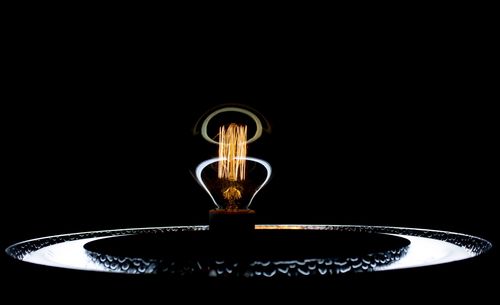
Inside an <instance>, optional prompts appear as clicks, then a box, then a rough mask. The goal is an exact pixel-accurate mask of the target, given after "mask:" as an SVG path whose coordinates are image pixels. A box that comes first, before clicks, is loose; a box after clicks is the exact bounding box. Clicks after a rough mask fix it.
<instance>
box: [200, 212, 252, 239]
mask: <svg viewBox="0 0 500 305" xmlns="http://www.w3.org/2000/svg"><path fill="white" fill-rule="evenodd" d="M208 215H209V218H208V226H209V230H210V231H213V232H221V233H242V232H252V231H254V230H255V216H256V214H255V211H254V210H250V209H245V210H223V209H214V210H210V211H209V214H208Z"/></svg>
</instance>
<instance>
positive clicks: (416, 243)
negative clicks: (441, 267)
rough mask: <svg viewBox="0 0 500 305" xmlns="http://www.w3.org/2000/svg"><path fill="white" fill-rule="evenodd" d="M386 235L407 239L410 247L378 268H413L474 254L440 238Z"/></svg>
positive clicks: (468, 256)
mask: <svg viewBox="0 0 500 305" xmlns="http://www.w3.org/2000/svg"><path fill="white" fill-rule="evenodd" d="M388 235H394V236H399V237H402V238H406V239H408V240H409V241H410V247H409V248H408V252H407V253H406V255H405V256H404V257H403V258H402V259H400V260H398V261H396V262H394V263H392V264H390V265H387V266H380V267H378V268H379V270H388V269H402V268H413V267H421V266H430V265H436V264H444V263H449V262H454V261H459V260H463V259H467V258H470V257H473V256H474V255H473V254H472V253H471V252H469V251H468V250H467V249H466V248H462V247H459V246H457V245H454V244H452V243H449V242H446V241H442V240H437V239H432V238H426V237H418V236H408V235H402V234H388Z"/></svg>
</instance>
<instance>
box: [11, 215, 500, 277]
mask: <svg viewBox="0 0 500 305" xmlns="http://www.w3.org/2000/svg"><path fill="white" fill-rule="evenodd" d="M256 229H257V230H332V231H348V232H368V233H378V234H392V235H396V236H400V237H403V238H406V239H409V240H410V245H409V247H408V250H407V253H406V254H405V255H403V256H401V257H400V258H399V259H398V260H397V261H395V262H393V263H391V264H388V265H382V266H380V267H378V266H376V267H375V268H373V269H369V270H368V271H383V270H395V269H406V268H415V267H423V266H431V265H437V264H443V263H451V262H455V261H460V260H464V259H469V258H472V257H475V256H479V255H481V254H483V253H485V252H487V251H489V250H490V249H491V247H492V245H491V243H490V242H489V241H487V240H485V239H482V238H480V237H476V236H472V235H467V234H463V233H456V232H449V231H439V230H429V229H418V228H405V227H386V226H363V225H281V224H275V225H257V226H256ZM206 230H208V226H168V227H150V228H130V229H117V230H105V231H92V232H79V233H70V234H62V235H55V236H46V237H41V238H36V239H31V240H27V241H22V242H19V243H16V244H13V245H11V246H9V247H8V248H7V249H5V252H6V253H7V254H8V255H9V256H11V257H12V258H14V259H17V260H20V261H23V262H27V263H33V264H39V265H45V266H52V267H59V268H66V269H75V270H87V271H103V272H116V273H133V274H147V273H161V272H163V271H162V270H158V265H157V263H158V262H157V261H155V260H151V259H145V258H123V257H121V258H119V259H120V260H122V261H124V262H125V263H127V262H131V264H126V265H127V266H128V267H127V268H123V267H125V265H124V266H121V267H120V268H117V265H114V264H113V263H115V262H114V261H113V260H110V259H111V258H112V257H106V255H105V256H103V257H97V258H96V257H94V256H92V255H89V252H88V251H87V250H86V249H85V248H84V245H85V244H86V243H87V242H90V241H93V240H96V239H100V238H107V237H113V236H124V235H135V234H158V233H162V234H169V232H177V231H206ZM118 262H120V261H118ZM220 263H221V262H218V261H217V262H216V264H217V265H221V266H222V265H223V266H224V267H225V266H226V265H224V264H223V263H224V262H222V264H220ZM304 263H306V265H307V264H308V265H307V266H308V267H309V265H310V266H317V267H321V266H322V265H327V263H328V262H326V260H325V259H319V260H317V261H316V260H308V261H307V262H305V261H296V260H291V261H275V262H271V263H270V262H269V261H265V262H263V261H256V262H254V263H253V264H254V265H258V266H261V265H262V266H264V265H265V266H270V267H273V268H274V270H270V272H269V273H268V274H267V275H266V274H265V273H261V272H260V271H259V272H257V271H255V272H253V273H252V274H253V276H254V277H260V276H265V277H272V276H274V275H279V272H281V269H283V268H286V267H287V266H292V265H294V266H295V265H297V264H304ZM329 263H330V264H331V263H332V262H329ZM358 263H359V262H358ZM361 263H362V262H361ZM361 263H360V264H361ZM107 265H109V266H107ZM361 265H362V264H361ZM134 266H137V268H136V267H134ZM361 267H362V266H361ZM275 271H276V272H275ZM306 271H307V270H306ZM318 271H319V272H320V274H321V275H323V273H321V270H319V269H318ZM344 271H346V272H347V271H349V272H365V271H367V270H364V269H363V268H361V269H360V268H358V270H353V269H352V268H349V270H344ZM344 271H343V270H340V273H344ZM183 274H184V273H181V274H179V275H183ZM187 275H189V274H187ZM325 275H328V274H325ZM208 276H211V274H210V273H209V274H208ZM297 276H308V274H297Z"/></svg>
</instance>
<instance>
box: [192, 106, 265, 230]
mask: <svg viewBox="0 0 500 305" xmlns="http://www.w3.org/2000/svg"><path fill="white" fill-rule="evenodd" d="M227 111H236V112H241V113H244V114H247V115H249V116H250V117H251V118H252V119H253V120H254V121H255V124H256V126H257V128H256V132H255V135H254V136H253V137H252V138H250V139H249V140H247V126H246V125H238V124H236V123H230V124H229V125H222V126H220V127H219V133H218V141H214V140H212V139H210V138H208V136H207V132H206V129H207V125H208V121H209V120H210V119H211V118H212V117H213V116H214V115H216V114H218V113H222V112H227ZM261 131H262V125H261V123H260V120H259V119H258V118H257V117H256V116H255V115H253V114H252V113H251V112H248V111H247V110H244V109H240V108H235V107H225V108H222V109H221V110H217V111H214V112H213V113H212V114H210V115H208V117H207V118H206V119H205V121H204V123H203V124H202V130H201V134H202V135H204V137H205V138H206V139H207V138H208V139H210V140H209V142H211V143H215V144H217V145H218V154H219V157H218V158H213V159H209V160H206V161H203V162H201V163H200V164H199V165H198V166H197V167H196V171H195V176H196V179H197V180H198V183H199V184H200V185H201V186H202V187H203V188H204V189H205V191H207V193H208V195H209V196H210V198H211V199H212V201H213V203H214V204H215V209H212V210H210V211H209V228H210V230H213V231H219V232H224V233H227V232H249V231H252V230H253V229H254V228H255V211H253V210H251V209H250V205H251V204H252V201H253V199H254V198H255V195H257V193H258V192H259V191H260V190H261V189H262V187H263V186H264V185H265V184H266V183H267V182H268V181H269V178H270V177H271V165H269V163H267V162H266V161H264V160H261V159H257V158H254V157H248V156H247V145H248V144H249V143H251V142H253V141H255V140H256V139H257V138H259V137H260V134H261Z"/></svg>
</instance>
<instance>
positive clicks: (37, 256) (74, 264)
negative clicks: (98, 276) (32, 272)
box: [23, 237, 108, 271]
mask: <svg viewBox="0 0 500 305" xmlns="http://www.w3.org/2000/svg"><path fill="white" fill-rule="evenodd" d="M102 238H106V237H93V238H84V239H78V240H72V241H66V242H64V243H59V244H54V245H50V246H47V247H44V248H41V249H40V250H37V251H34V252H31V253H28V254H26V255H25V256H24V258H23V261H25V262H29V263H33V264H38V265H46V266H52V267H61V268H72V269H80V270H92V271H108V269H106V267H104V266H103V265H100V264H97V263H95V262H93V261H92V260H91V258H90V256H89V255H87V253H86V251H85V249H84V248H83V246H84V245H85V244H86V243H88V242H91V241H94V240H98V239H102Z"/></svg>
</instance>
